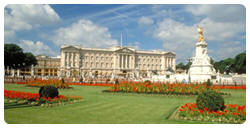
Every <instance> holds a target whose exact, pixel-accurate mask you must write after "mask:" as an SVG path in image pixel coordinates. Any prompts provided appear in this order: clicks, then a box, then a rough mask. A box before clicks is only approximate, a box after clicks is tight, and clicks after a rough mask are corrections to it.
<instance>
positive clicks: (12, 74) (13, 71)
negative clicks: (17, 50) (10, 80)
mask: <svg viewBox="0 0 250 128" xmlns="http://www.w3.org/2000/svg"><path fill="white" fill-rule="evenodd" d="M11 76H12V77H14V76H15V69H11Z"/></svg>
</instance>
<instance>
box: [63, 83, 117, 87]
mask: <svg viewBox="0 0 250 128" xmlns="http://www.w3.org/2000/svg"><path fill="white" fill-rule="evenodd" d="M67 84H68V85H80V86H106V87H109V86H113V84H110V83H67Z"/></svg>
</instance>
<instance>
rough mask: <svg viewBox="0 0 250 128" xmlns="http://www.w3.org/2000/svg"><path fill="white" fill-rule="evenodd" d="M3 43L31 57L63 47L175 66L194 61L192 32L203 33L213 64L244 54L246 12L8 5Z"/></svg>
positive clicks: (211, 8) (214, 7) (210, 8)
mask: <svg viewBox="0 0 250 128" xmlns="http://www.w3.org/2000/svg"><path fill="white" fill-rule="evenodd" d="M4 13H5V16H4V21H5V22H4V25H5V32H4V36H5V43H15V44H18V45H19V46H21V47H22V48H23V49H24V51H25V52H33V53H34V54H35V55H39V54H45V55H49V56H58V55H60V47H61V45H63V44H76V45H81V46H83V47H99V48H108V47H112V46H116V45H120V35H121V34H122V35H123V45H124V46H134V47H135V48H137V49H140V50H155V49H160V50H166V51H172V52H175V53H176V59H177V63H179V62H184V63H186V62H187V61H186V60H187V58H188V57H192V56H194V52H195V44H196V42H197V39H198V33H197V31H196V27H197V26H198V25H199V26H201V27H203V29H204V36H205V39H206V41H207V43H208V54H209V56H211V57H212V58H213V59H215V60H217V61H218V60H221V59H225V58H227V57H234V56H235V55H236V54H238V53H240V52H243V51H245V50H246V10H245V7H244V6H242V5H184V4H183V5H167V4H165V5H134V4H129V5H119V4H116V5H107V4H106V5H101V4H99V5H97V4H96V5H95V4H93V5H63V4H60V5H55V4H53V5H8V6H6V7H5V11H4Z"/></svg>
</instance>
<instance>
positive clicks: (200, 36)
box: [197, 26, 204, 42]
mask: <svg viewBox="0 0 250 128" xmlns="http://www.w3.org/2000/svg"><path fill="white" fill-rule="evenodd" d="M197 31H198V33H199V39H198V42H201V41H203V40H204V37H203V29H202V28H201V27H199V26H198V27H197Z"/></svg>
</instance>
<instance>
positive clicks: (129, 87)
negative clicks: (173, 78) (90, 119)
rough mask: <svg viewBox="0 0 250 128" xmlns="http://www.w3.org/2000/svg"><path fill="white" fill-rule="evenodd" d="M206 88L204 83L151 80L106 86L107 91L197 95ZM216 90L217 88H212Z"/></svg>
mask: <svg viewBox="0 0 250 128" xmlns="http://www.w3.org/2000/svg"><path fill="white" fill-rule="evenodd" d="M206 89H207V86H206V85H205V84H195V83H190V84H183V83H172V84H171V83H151V82H144V83H143V82H137V83H134V82H123V83H121V84H118V85H113V86H111V87H109V88H108V92H132V93H159V94H179V95H198V94H199V93H201V92H203V91H204V90H206ZM212 90H215V91H217V92H218V89H213V88H212Z"/></svg>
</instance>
